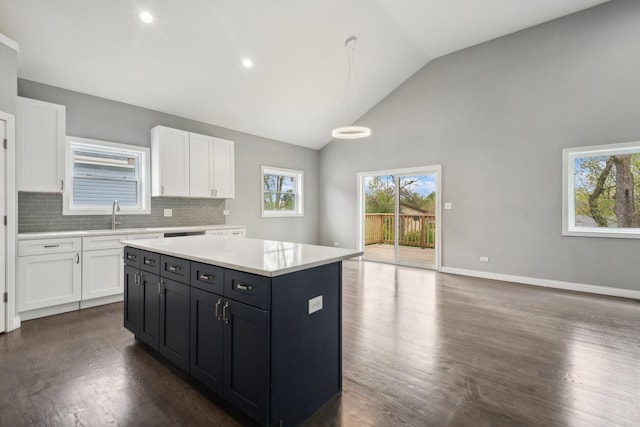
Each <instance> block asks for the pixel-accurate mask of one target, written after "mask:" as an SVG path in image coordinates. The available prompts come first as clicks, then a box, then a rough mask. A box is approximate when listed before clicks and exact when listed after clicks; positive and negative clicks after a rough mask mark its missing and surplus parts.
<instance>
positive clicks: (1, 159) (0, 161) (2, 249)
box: [0, 120, 7, 333]
mask: <svg viewBox="0 0 640 427" xmlns="http://www.w3.org/2000/svg"><path fill="white" fill-rule="evenodd" d="M6 137H7V133H6V123H5V121H4V120H0V139H2V140H3V141H4V139H5V138H6ZM6 169H7V167H6V156H5V150H4V149H2V148H0V179H1V180H2V183H1V184H0V217H2V218H0V220H2V221H4V216H5V215H6V212H7V211H6V209H5V204H6V202H5V195H6V183H7V179H6V176H5V171H6ZM3 224H4V222H3ZM3 224H0V259H1V260H2V262H0V333H2V332H4V331H6V330H7V328H6V326H7V323H6V319H7V303H5V302H4V293H5V292H6V291H7V280H6V272H7V266H6V262H7V229H6V227H5V226H4V225H3Z"/></svg>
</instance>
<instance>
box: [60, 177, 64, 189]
mask: <svg viewBox="0 0 640 427" xmlns="http://www.w3.org/2000/svg"><path fill="white" fill-rule="evenodd" d="M60 191H64V179H61V180H60Z"/></svg>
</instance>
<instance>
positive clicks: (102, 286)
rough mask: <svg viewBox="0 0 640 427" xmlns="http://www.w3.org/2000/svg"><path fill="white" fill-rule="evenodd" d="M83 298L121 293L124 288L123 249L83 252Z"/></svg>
mask: <svg viewBox="0 0 640 427" xmlns="http://www.w3.org/2000/svg"><path fill="white" fill-rule="evenodd" d="M83 258H84V259H83V260H82V299H83V300H88V299H91V298H100V297H106V296H110V295H117V294H121V293H122V292H123V289H124V263H123V261H122V249H104V250H100V251H87V252H84V253H83Z"/></svg>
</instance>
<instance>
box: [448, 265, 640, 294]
mask: <svg viewBox="0 0 640 427" xmlns="http://www.w3.org/2000/svg"><path fill="white" fill-rule="evenodd" d="M442 272H443V273H449V274H459V275H461V276H471V277H480V278H483V279H492V280H500V281H503V282H514V283H522V284H525V285H533V286H543V287H545V288H554V289H564V290H567V291H577V292H588V293H591V294H599V295H608V296H612V297H622V298H631V299H635V300H640V291H636V290H633V289H622V288H609V287H607V286H597V285H586V284H583V283H573V282H562V281H560V280H549V279H538V278H535V277H524V276H514V275H511V274H501V273H491V272H487V271H478V270H467V269H465V268H455V267H442Z"/></svg>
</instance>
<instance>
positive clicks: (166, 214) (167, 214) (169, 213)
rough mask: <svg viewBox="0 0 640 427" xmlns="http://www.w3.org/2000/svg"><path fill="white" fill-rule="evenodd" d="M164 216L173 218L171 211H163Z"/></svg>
mask: <svg viewBox="0 0 640 427" xmlns="http://www.w3.org/2000/svg"><path fill="white" fill-rule="evenodd" d="M164 216H173V209H165V210H164Z"/></svg>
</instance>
